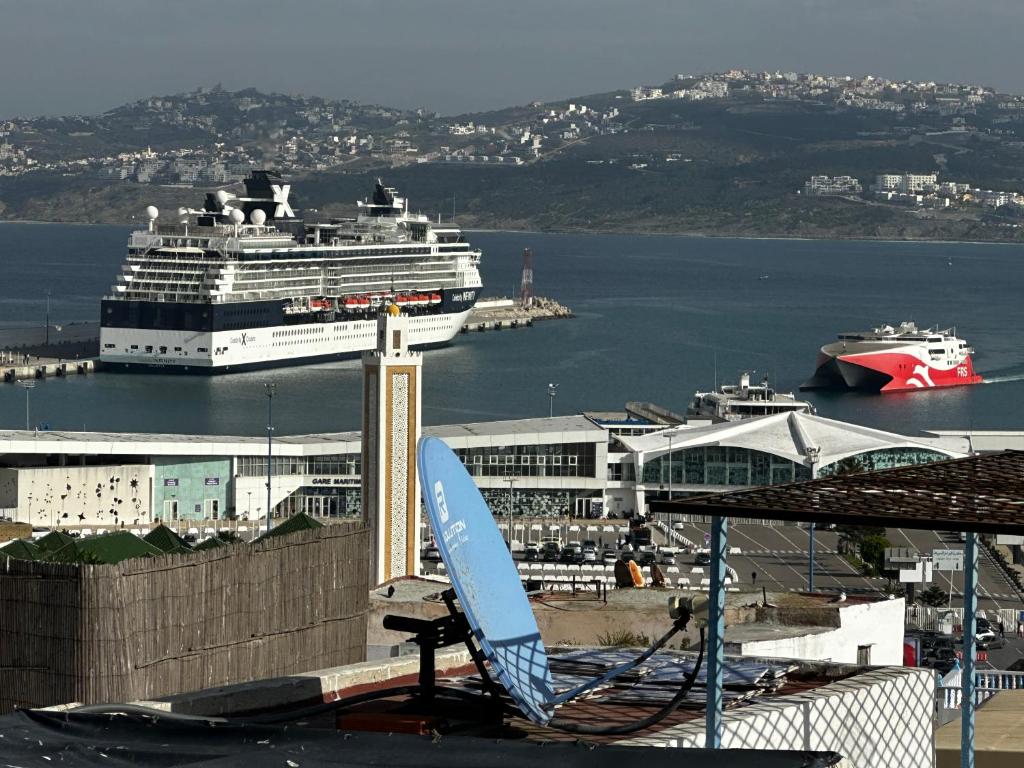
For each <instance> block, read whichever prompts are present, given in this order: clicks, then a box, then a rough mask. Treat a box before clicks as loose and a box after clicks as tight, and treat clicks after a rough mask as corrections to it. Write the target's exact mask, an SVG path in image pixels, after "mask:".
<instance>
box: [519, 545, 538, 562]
mask: <svg viewBox="0 0 1024 768" xmlns="http://www.w3.org/2000/svg"><path fill="white" fill-rule="evenodd" d="M523 559H524V560H526V562H528V563H535V562H537V561H538V560H540V549H538V548H537V546H536V545H534V544H530V545H528V546H527V547H526V549H525V550H523Z"/></svg>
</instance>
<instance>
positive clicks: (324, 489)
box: [0, 406, 1013, 531]
mask: <svg viewBox="0 0 1024 768" xmlns="http://www.w3.org/2000/svg"><path fill="white" fill-rule="evenodd" d="M423 431H424V434H426V435H432V436H435V437H439V438H441V439H443V440H444V441H445V442H446V443H448V445H449V446H450V447H451V448H452V449H453V450H454V451H455V452H456V453H457V454H458V455H459V457H460V458H461V459H462V461H463V462H464V463H465V465H466V467H467V468H468V470H469V472H470V474H471V475H472V476H473V478H474V479H475V480H476V482H477V484H478V485H479V487H480V488H481V490H482V491H483V493H484V496H485V498H486V499H487V501H488V503H489V504H490V505H491V508H492V509H493V510H494V512H495V514H496V515H499V516H501V515H507V514H508V512H509V508H510V505H511V508H512V512H513V514H514V515H516V516H523V517H549V516H550V517H558V516H562V517H565V516H570V517H573V516H575V517H622V516H625V515H628V514H630V513H632V512H637V511H642V510H643V509H644V507H645V505H646V504H647V503H649V502H650V501H651V500H654V499H661V498H667V497H668V496H670V495H671V496H673V497H682V496H684V495H691V494H695V493H709V492H718V491H727V490H736V489H738V488H743V487H747V486H756V485H771V484H781V483H788V482H793V481H794V480H802V479H811V478H812V477H820V476H826V475H828V474H829V473H833V472H836V471H837V470H839V469H840V468H842V467H843V466H849V464H850V463H851V462H853V463H854V464H855V465H856V466H858V467H859V468H862V469H882V468H885V467H898V466H905V465H908V464H917V463H922V462H929V461H935V460H938V459H943V458H956V457H960V456H965V455H968V454H969V453H971V452H972V444H971V438H970V437H969V436H965V435H963V434H957V433H953V432H947V433H943V434H941V435H937V434H928V435H922V436H905V435H899V434H895V433H891V432H884V431H881V430H876V429H869V428H866V427H861V426H856V425H853V424H847V423H844V422H839V421H835V420H831V419H826V418H823V417H820V416H813V415H809V414H805V413H783V414H776V415H770V416H763V417H758V418H751V419H745V420H743V421H740V422H726V423H719V424H712V423H709V422H706V421H692V422H690V423H685V422H681V421H679V420H678V419H675V418H673V415H672V414H671V413H670V412H668V411H664V410H662V409H657V408H655V407H654V406H643V407H639V406H637V407H635V408H632V409H629V410H627V411H626V412H624V413H604V412H602V413H585V414H579V415H573V416H559V417H554V418H537V419H518V420H508V421H493V422H483V423H470V424H451V425H442V426H433V427H424V430H423ZM1010 437H1012V436H1010ZM1008 439H1009V437H1007V436H1003V438H1001V439H1000V440H999V441H997V442H999V444H1000V445H1001V446H1003V447H1006V446H1005V445H1004V444H1005V443H1006V441H1007V440H1008ZM1011 442H1013V441H1011ZM271 462H272V464H271V467H270V470H271V497H272V504H273V517H274V518H275V519H276V518H284V517H288V516H291V515H293V514H297V513H299V512H303V513H306V514H308V515H310V516H313V517H316V518H320V519H325V520H332V519H337V520H344V519H350V518H352V517H356V516H358V515H359V514H360V506H361V498H360V478H361V474H362V467H361V437H360V433H359V432H340V433H326V434H314V435H295V436H287V437H276V438H275V439H274V441H273V454H272V459H271ZM844 463H845V464H844ZM266 483H267V442H266V439H265V438H262V437H254V436H253V437H246V436H207V435H175V434H148V433H101V432H50V431H44V432H29V431H5V432H0V517H5V518H8V519H10V520H13V521H16V522H26V523H30V524H32V525H33V526H38V527H51V528H52V527H67V528H79V529H81V528H90V529H95V530H97V531H98V530H102V529H107V530H110V529H114V528H140V529H142V528H148V527H149V526H151V525H152V524H153V523H155V522H157V521H161V522H165V523H168V524H173V523H175V522H179V523H182V522H187V521H196V523H197V524H198V523H199V521H226V520H231V521H235V524H236V525H237V524H238V523H240V522H241V523H250V526H251V527H252V529H253V530H255V526H257V525H259V524H260V522H261V521H263V520H265V519H266V498H267V490H266ZM250 521H251V522H250Z"/></svg>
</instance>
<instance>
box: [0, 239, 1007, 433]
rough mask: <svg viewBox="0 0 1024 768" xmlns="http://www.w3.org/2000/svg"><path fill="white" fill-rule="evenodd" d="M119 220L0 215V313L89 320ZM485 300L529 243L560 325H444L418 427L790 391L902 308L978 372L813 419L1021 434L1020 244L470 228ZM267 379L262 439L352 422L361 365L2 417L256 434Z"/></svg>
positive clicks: (50, 403)
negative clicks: (845, 341)
mask: <svg viewBox="0 0 1024 768" xmlns="http://www.w3.org/2000/svg"><path fill="white" fill-rule="evenodd" d="M127 236H128V230H127V229H126V228H122V227H109V226H76V225H61V224H12V223H6V224H0V254H2V256H3V280H2V281H0V327H13V326H24V325H29V324H39V325H42V324H43V322H44V318H45V311H46V291H47V290H49V291H50V292H51V309H50V315H51V319H52V321H53V322H55V323H62V322H63V323H70V322H73V321H95V320H97V319H98V316H99V299H100V297H101V296H102V295H103V294H104V293H106V292H107V291H109V289H110V285H111V284H112V283H113V281H114V277H115V275H116V274H117V272H118V271H119V269H120V265H121V262H122V260H123V258H124V249H125V243H126V240H127ZM470 238H471V241H472V242H473V243H474V244H475V245H478V246H479V247H481V248H482V249H483V252H484V259H483V264H482V270H481V271H482V275H483V279H484V284H485V290H484V295H485V296H487V295H489V296H498V295H510V294H513V293H515V292H517V291H518V280H519V270H520V266H521V253H522V249H523V248H525V247H529V248H532V249H533V251H534V280H535V290H536V292H537V293H539V294H542V295H544V296H550V297H551V298H554V299H556V300H558V301H559V302H561V303H562V304H565V305H567V306H568V307H569V308H571V309H572V311H573V312H574V313H575V314H576V317H575V318H574V319H569V320H558V321H550V322H543V323H536V324H535V325H534V326H533V327H532V328H527V329H518V330H506V331H494V332H487V333H472V334H464V335H461V336H458V337H456V338H455V339H454V341H453V343H452V344H451V345H450V346H448V347H446V348H444V349H440V350H433V351H429V352H427V353H426V357H425V361H424V392H423V406H424V408H423V410H424V421H425V423H427V424H440V423H452V422H467V421H486V420H492V419H506V418H523V417H535V416H546V415H547V412H548V396H547V391H548V384H549V383H557V384H558V385H559V386H558V389H557V393H558V394H557V397H556V399H555V403H554V410H555V413H556V414H567V413H578V412H580V411H583V410H612V409H620V408H621V407H622V406H623V404H624V403H625V402H626V401H627V400H640V401H650V402H655V403H658V404H660V405H663V406H665V407H668V408H671V409H673V410H678V411H681V410H684V409H685V407H686V405H687V402H688V401H689V399H690V398H691V396H692V394H693V392H694V391H695V390H697V389H699V388H700V389H706V388H709V387H711V386H713V385H714V383H715V380H716V377H717V380H718V381H719V383H724V382H730V381H735V380H736V379H737V378H738V376H739V373H740V372H741V371H744V370H748V371H754V372H755V373H753V374H752V378H755V379H759V378H760V377H761V376H763V375H769V376H770V378H771V381H772V382H773V384H775V385H776V388H777V389H779V390H782V391H788V390H790V389H795V388H796V387H798V386H799V384H800V382H801V381H803V380H804V379H806V378H807V377H809V376H810V374H811V373H812V372H813V370H814V362H815V355H816V352H817V349H818V348H819V347H820V346H821V345H822V344H824V343H826V342H829V341H831V340H833V339H834V337H835V335H836V333H837V332H840V331H849V330H865V329H869V328H871V327H874V326H877V325H880V324H883V323H890V324H896V323H898V322H900V321H902V320H914V321H916V322H917V324H918V325H919V326H930V325H932V326H934V325H938V326H941V327H946V326H954V325H955V326H956V330H957V333H958V334H959V335H960V336H961V337H963V338H966V339H967V340H968V341H969V342H970V343H971V344H972V345H973V346H974V347H975V348H976V349H977V354H976V356H975V367H976V369H977V370H978V371H979V372H980V373H981V374H982V375H983V376H984V377H985V378H986V379H987V380H988V381H989V382H991V383H987V384H983V385H978V386H973V387H962V388H956V389H946V390H942V391H934V392H912V393H906V394H891V395H874V394H862V393H842V394H839V393H821V392H815V393H808V399H810V400H812V401H813V402H814V403H815V404H816V406H817V407H818V412H819V413H820V414H821V415H823V416H828V417H832V418H837V419H842V420H846V421H851V422H855V423H859V424H863V425H865V426H870V427H876V428H880V429H887V430H893V431H898V432H906V433H914V432H916V431H919V430H922V429H929V428H931V429H938V428H965V429H967V428H973V429H998V428H1005V429H1024V405H1022V403H1024V345H1022V344H1021V343H1020V340H1019V339H1018V338H1017V334H1018V332H1019V331H1020V320H1021V317H1022V311H1021V307H1022V300H1021V297H1022V296H1024V269H1021V260H1022V258H1024V248H1022V247H1020V246H1008V245H988V244H973V243H964V244H949V243H902V242H865V241H809V240H744V239H727V238H721V239H718V238H696V237H673V236H639V235H579V234H565V235H555V234H536V233H503V232H472V233H470ZM265 382H273V383H276V384H277V396H276V397H275V401H274V421H275V432H276V434H279V435H281V434H304V433H310V432H324V431H339V430H349V429H356V428H358V424H359V403H360V386H361V385H360V369H359V363H358V361H350V362H341V363H331V364H323V365H312V366H303V367H296V368H288V369H276V370H272V371H266V372H251V373H241V374H230V375H226V376H220V377H214V378H207V377H187V376H164V375H152V374H150V375H144V374H120V373H101V374H97V375H89V376H81V377H78V376H76V377H72V378H69V379H49V380H46V381H41V382H38V384H37V386H36V387H35V388H33V389H32V390H31V391H30V392H29V393H28V394H26V392H25V391H24V390H23V389H21V388H20V387H17V386H14V385H9V384H8V385H0V428H4V429H20V428H23V427H24V425H25V406H26V402H25V400H26V397H29V398H30V403H29V406H30V411H31V422H32V423H33V424H45V425H48V426H49V427H50V428H52V429H68V430H82V429H86V430H90V431H92V430H111V431H113V430H117V431H125V430H127V431H140V432H186V433H205V434H240V435H241V434H249V435H256V434H265V430H266V416H265V414H266V398H265V396H264V387H263V384H264V383H265Z"/></svg>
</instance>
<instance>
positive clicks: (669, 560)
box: [661, 549, 676, 565]
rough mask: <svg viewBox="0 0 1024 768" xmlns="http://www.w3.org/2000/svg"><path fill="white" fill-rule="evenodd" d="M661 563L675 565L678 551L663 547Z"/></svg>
mask: <svg viewBox="0 0 1024 768" xmlns="http://www.w3.org/2000/svg"><path fill="white" fill-rule="evenodd" d="M661 564H662V565H675V564H676V553H675V552H673V551H671V550H667V549H662V550H661Z"/></svg>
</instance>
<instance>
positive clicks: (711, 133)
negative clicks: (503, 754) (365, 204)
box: [0, 73, 1024, 240]
mask: <svg viewBox="0 0 1024 768" xmlns="http://www.w3.org/2000/svg"><path fill="white" fill-rule="evenodd" d="M793 77H796V78H797V79H795V80H794V79H793ZM818 77H820V76H805V75H801V76H779V77H778V78H776V77H774V76H764V75H753V74H751V73H739V74H736V73H727V74H723V75H716V76H707V77H705V78H704V79H686V78H682V77H680V78H677V79H676V80H675V81H672V82H670V83H666V84H664V86H662V87H661V88H655V89H647V90H646V91H643V90H642V89H637V91H634V92H633V93H632V94H628V93H621V92H619V93H608V94H598V95H591V96H587V97H583V98H581V99H579V100H573V101H569V102H559V103H557V104H536V103H535V104H531V105H529V106H520V107H510V108H508V109H505V110H501V111H499V112H492V113H484V114H475V115H463V116H459V117H440V116H437V115H433V114H424V113H422V112H416V113H410V112H403V111H400V110H391V109H388V108H385V107H373V106H363V105H356V104H352V103H350V102H329V101H324V100H321V99H309V98H305V97H297V96H295V97H293V96H281V95H269V96H268V95H265V94H260V93H257V92H255V91H243V92H237V93H230V92H225V91H222V90H219V89H212V90H208V91H197V92H193V93H191V94H181V95H178V96H174V97H160V98H153V99H149V100H145V101H143V102H139V103H136V104H134V105H128V106H126V107H124V108H121V109H119V110H114V111H112V112H111V113H107V114H106V115H103V116H100V117H97V118H81V117H76V118H66V119H60V120H54V119H50V120H45V121H35V122H33V121H8V122H7V123H0V128H2V129H3V130H2V131H0V132H2V133H3V134H4V136H3V138H0V142H3V143H0V171H2V172H3V175H0V216H3V217H5V218H9V219H37V220H67V221H103V222H125V221H129V220H131V219H132V218H133V217H134V216H137V215H138V213H139V211H141V209H142V208H143V207H144V206H145V205H147V204H151V203H152V204H156V205H158V206H160V207H164V208H171V209H173V208H176V207H177V206H178V205H181V204H195V203H196V202H198V201H199V200H200V199H201V194H202V191H205V190H207V189H216V188H220V187H227V186H230V185H231V184H234V183H237V181H238V180H239V179H240V178H241V177H242V176H243V175H244V174H245V172H246V171H247V170H248V169H249V168H252V167H274V168H278V169H281V170H282V171H283V172H285V173H286V174H288V175H289V176H290V177H292V178H293V179H294V181H295V198H296V199H297V202H298V203H299V204H300V205H302V206H305V207H307V208H317V209H320V212H321V214H342V213H349V212H351V210H352V202H353V201H354V200H355V199H356V198H361V197H364V196H365V195H366V194H367V193H368V192H369V190H370V189H371V188H372V183H373V180H374V179H375V178H376V177H378V176H383V177H385V178H386V180H387V182H388V183H389V184H391V185H393V186H397V187H398V188H399V189H400V190H402V191H403V192H405V193H406V194H408V196H409V198H410V200H411V201H412V204H413V206H414V207H416V208H418V209H420V210H422V211H424V212H429V213H431V215H434V214H435V213H437V212H440V213H442V214H443V215H445V216H446V217H447V216H450V214H451V212H452V209H453V204H454V210H455V213H456V216H457V219H458V221H459V222H460V223H461V224H462V225H463V226H466V227H479V228H529V229H538V230H593V231H637V232H689V233H700V234H707V235H759V236H769V235H770V236H804V237H883V238H936V239H972V240H984V239H996V240H1018V239H1024V235H1022V234H1021V227H1020V224H1021V223H1024V216H1022V213H1024V197H1022V196H1021V195H1020V192H1021V190H1024V127H1022V124H1021V114H1022V112H1024V109H1021V108H1020V107H1021V99H1020V98H1019V97H1016V96H1010V95H1005V94H996V93H994V92H992V91H990V90H986V89H980V88H977V87H975V86H935V85H934V84H928V85H927V86H924V85H920V84H918V85H915V84H892V83H889V82H888V81H879V80H870V81H869V82H866V83H865V82H863V81H862V82H860V83H857V84H854V85H853V86H851V84H850V82H849V81H848V80H842V79H840V80H838V81H837V82H836V83H835V84H832V83H831V81H830V80H824V81H821V82H820V83H819V82H818V81H816V80H814V79H812V78H818ZM777 80H778V82H777ZM673 89H674V90H673ZM922 89H926V90H922ZM652 94H653V95H652ZM680 94H682V95H680ZM871 94H874V95H871ZM72 129H73V130H72ZM1019 133H1020V135H1018V134H1019ZM83 134H85V135H83ZM28 138H31V141H29V140H28ZM5 148H6V149H5ZM115 150H116V152H115ZM29 161H32V162H29ZM905 172H912V173H915V174H936V176H935V181H934V183H932V184H931V186H930V187H929V188H928V189H923V190H910V194H903V193H900V192H899V191H898V190H894V191H892V192H891V193H890V194H886V195H884V196H883V195H878V194H873V193H872V191H871V190H870V185H871V184H872V183H873V182H874V181H875V178H876V176H878V175H879V174H901V173H905ZM812 176H826V177H829V178H830V179H831V178H832V177H851V178H852V179H854V180H859V185H860V186H862V190H860V191H857V192H856V193H853V192H850V193H845V194H841V195H814V194H805V192H806V190H805V189H804V184H805V182H807V181H808V179H810V178H811V177H812ZM943 184H944V185H945V186H942V188H941V189H940V185H943ZM949 190H952V191H949ZM992 190H996V191H998V192H992ZM812 191H813V190H812Z"/></svg>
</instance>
